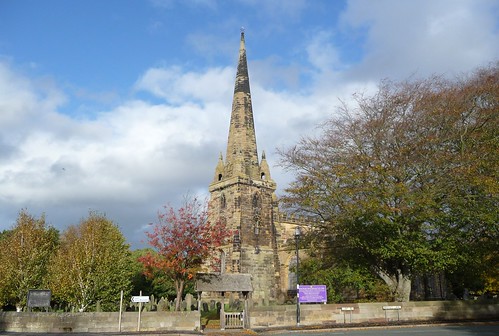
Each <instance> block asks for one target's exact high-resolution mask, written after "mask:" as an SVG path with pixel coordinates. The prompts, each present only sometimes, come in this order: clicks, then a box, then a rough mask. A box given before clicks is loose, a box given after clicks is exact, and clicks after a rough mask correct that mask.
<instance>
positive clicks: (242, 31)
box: [241, 27, 244, 35]
mask: <svg viewBox="0 0 499 336" xmlns="http://www.w3.org/2000/svg"><path fill="white" fill-rule="evenodd" d="M241 34H242V35H244V27H241Z"/></svg>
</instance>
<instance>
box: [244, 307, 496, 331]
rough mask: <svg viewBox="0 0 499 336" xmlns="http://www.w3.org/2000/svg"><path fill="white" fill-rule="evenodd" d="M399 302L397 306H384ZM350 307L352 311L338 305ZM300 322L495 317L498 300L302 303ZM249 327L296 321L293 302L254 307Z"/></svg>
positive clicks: (325, 323)
mask: <svg viewBox="0 0 499 336" xmlns="http://www.w3.org/2000/svg"><path fill="white" fill-rule="evenodd" d="M386 306H400V307H401V309H400V310H384V309H383V307H386ZM342 307H343V308H344V307H351V308H353V310H352V311H351V313H352V314H351V315H350V311H342V310H341V308H342ZM300 308H301V309H300V312H301V318H300V325H302V326H306V325H321V324H323V325H331V324H343V323H363V322H371V323H373V322H381V323H384V322H386V323H390V322H394V321H399V320H400V321H432V320H438V321H445V320H494V319H495V320H498V319H499V303H497V302H480V301H415V302H396V303H394V302H390V303H387V302H385V303H354V304H302V305H301V306H300ZM249 319H250V326H251V328H252V329H258V328H268V327H284V326H295V325H296V305H284V306H271V307H254V308H253V309H252V310H251V311H250V316H249Z"/></svg>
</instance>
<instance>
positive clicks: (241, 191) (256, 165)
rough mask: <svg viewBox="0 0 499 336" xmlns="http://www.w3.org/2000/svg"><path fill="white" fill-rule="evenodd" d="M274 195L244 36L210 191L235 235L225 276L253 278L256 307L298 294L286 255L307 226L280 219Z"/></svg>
mask: <svg viewBox="0 0 499 336" xmlns="http://www.w3.org/2000/svg"><path fill="white" fill-rule="evenodd" d="M275 190H276V183H275V182H274V181H273V180H272V177H271V174H270V168H269V165H268V163H267V160H266V157H265V152H262V155H261V157H259V156H258V151H257V142H256V132H255V125H254V119H253V107H252V98H251V91H250V81H249V74H248V64H247V59H246V46H245V36H244V31H243V32H241V40H240V48H239V61H238V65H237V74H236V80H235V86H234V97H233V102H232V112H231V117H230V127H229V135H228V142H227V150H226V154H225V158H224V157H223V155H222V154H220V157H219V160H218V164H217V166H216V168H215V174H214V179H213V181H212V183H211V184H210V186H209V191H210V197H211V200H210V215H211V216H212V218H211V220H212V221H217V220H220V221H223V222H225V223H226V225H227V227H228V228H229V229H231V230H232V231H233V236H232V239H231V241H230V244H229V245H227V246H224V247H223V252H222V253H221V259H222V260H221V273H232V274H238V273H241V274H249V275H251V283H252V288H253V292H252V301H253V302H254V303H256V304H267V303H269V302H271V301H278V300H279V299H281V298H284V297H285V296H286V295H287V292H288V291H289V290H293V289H294V284H292V279H291V278H290V277H289V264H290V262H292V261H293V258H294V252H293V250H292V249H291V250H290V251H288V250H286V248H285V246H287V245H286V240H288V239H290V238H291V239H292V237H293V232H294V228H295V227H296V225H305V222H303V221H299V220H296V219H294V218H287V217H283V216H282V215H281V214H279V211H278V205H277V200H276V196H275ZM283 219H285V220H284V221H283Z"/></svg>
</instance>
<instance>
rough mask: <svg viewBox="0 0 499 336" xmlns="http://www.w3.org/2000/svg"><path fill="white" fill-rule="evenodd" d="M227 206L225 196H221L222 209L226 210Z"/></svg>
mask: <svg viewBox="0 0 499 336" xmlns="http://www.w3.org/2000/svg"><path fill="white" fill-rule="evenodd" d="M226 206H227V200H226V198H225V194H222V195H221V196H220V209H225V207H226Z"/></svg>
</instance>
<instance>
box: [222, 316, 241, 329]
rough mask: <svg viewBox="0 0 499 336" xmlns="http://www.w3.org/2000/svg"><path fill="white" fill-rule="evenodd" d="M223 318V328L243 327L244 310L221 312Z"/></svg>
mask: <svg viewBox="0 0 499 336" xmlns="http://www.w3.org/2000/svg"><path fill="white" fill-rule="evenodd" d="M223 315H224V319H223V322H222V321H220V322H221V328H222V330H223V329H243V328H244V312H236V313H225V312H224V313H223Z"/></svg>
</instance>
